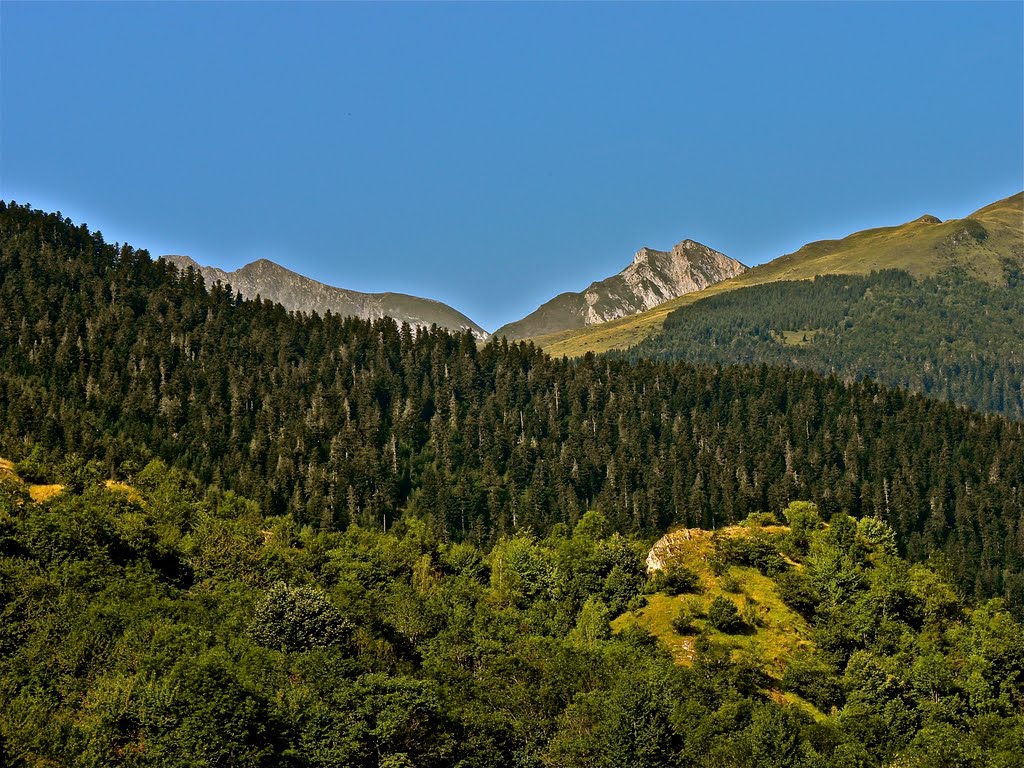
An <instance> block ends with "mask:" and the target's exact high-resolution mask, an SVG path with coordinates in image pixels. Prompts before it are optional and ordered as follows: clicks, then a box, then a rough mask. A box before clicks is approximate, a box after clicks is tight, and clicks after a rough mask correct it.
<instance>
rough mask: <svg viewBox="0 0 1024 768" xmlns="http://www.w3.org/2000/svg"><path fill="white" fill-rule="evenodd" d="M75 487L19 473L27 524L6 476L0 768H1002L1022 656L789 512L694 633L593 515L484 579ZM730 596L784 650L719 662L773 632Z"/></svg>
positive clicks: (90, 485) (971, 617)
mask: <svg viewBox="0 0 1024 768" xmlns="http://www.w3.org/2000/svg"><path fill="white" fill-rule="evenodd" d="M18 469H19V471H24V469H25V468H24V467H23V466H22V465H19V466H18ZM96 469H97V467H96V466H95V465H90V464H88V463H86V464H82V463H81V462H78V461H75V460H71V461H66V462H63V463H62V464H60V465H58V466H53V467H49V466H44V465H38V464H36V465H34V466H33V467H32V470H33V471H34V472H36V473H38V477H37V479H39V480H41V481H49V484H50V485H51V486H53V485H54V484H56V483H58V482H59V483H60V484H63V485H64V486H65V487H64V489H63V490H61V491H60V492H58V493H56V494H55V495H51V496H50V497H49V498H48V499H47V500H46V501H45V502H42V503H37V502H34V501H33V500H32V498H31V496H30V495H29V493H27V492H26V491H27V490H30V491H33V492H34V491H35V490H36V489H35V488H26V486H25V485H23V484H22V482H21V480H20V479H19V478H18V477H17V476H16V475H15V474H14V473H12V472H10V471H8V470H5V469H3V468H0V764H2V765H4V766H11V768H30V767H31V768H43V767H44V766H46V767H47V768H54V767H55V766H58V767H63V766H68V767H69V768H70V767H71V766H125V767H126V768H150V767H152V768H214V767H215V766H232V768H279V767H281V766H285V767H291V768H339V767H341V766H365V767H366V768H412V767H413V766H415V768H442V767H444V768H447V767H449V766H454V767H455V768H621V767H622V766H629V767H630V768H684V766H697V767H698V768H766V767H767V768H775V767H778V768H783V767H786V768H874V767H875V766H883V765H884V766H895V765H899V766H906V768H947V767H948V766H959V767H962V768H1014V767H1015V766H1019V765H1020V762H1019V760H1020V755H1021V754H1022V750H1024V719H1022V715H1021V709H1022V706H1024V647H1022V646H1021V643H1020V635H1021V631H1022V627H1021V626H1020V624H1019V623H1017V622H1016V621H1015V620H1014V619H1013V618H1012V616H1011V615H1010V614H1009V613H1008V612H1007V611H1006V609H1005V606H1004V604H1003V601H1001V600H992V601H989V602H987V603H984V604H980V605H977V606H974V607H967V606H965V605H964V603H963V601H962V599H961V598H960V597H959V596H958V594H957V591H956V590H955V589H953V588H952V587H950V586H949V585H948V584H946V583H945V582H943V580H942V578H941V577H940V576H938V575H937V574H936V573H935V572H934V571H933V570H930V569H928V568H926V567H923V566H908V565H907V563H905V562H904V561H902V560H900V559H899V558H897V557H895V556H893V554H892V553H893V551H894V545H893V533H892V531H890V530H888V529H887V528H886V526H885V525H884V524H882V523H881V522H879V521H877V520H875V519H873V518H865V519H864V520H862V521H861V522H860V523H859V524H858V523H856V522H855V521H853V520H852V519H850V518H848V517H846V516H844V515H835V516H833V518H832V521H831V525H830V526H829V527H828V528H823V527H822V524H821V521H820V520H819V519H818V517H817V512H816V510H814V508H813V506H811V505H808V504H795V505H792V506H791V507H789V508H787V510H785V511H784V513H782V512H780V519H781V520H782V521H784V522H787V523H789V525H788V526H787V527H785V528H779V527H773V528H771V529H765V530H763V531H762V530H760V529H756V528H755V529H753V530H752V531H751V535H750V536H749V537H746V538H742V539H729V538H716V539H715V547H714V552H713V554H712V555H711V558H710V559H711V563H712V567H713V568H714V570H715V572H716V573H718V574H720V577H719V580H720V582H721V583H725V582H727V581H728V580H729V579H732V580H733V582H736V584H735V586H733V587H729V589H730V590H733V591H734V592H735V593H736V594H735V596H734V598H735V600H738V601H742V602H741V604H742V605H743V610H742V611H739V612H738V611H737V609H736V608H735V607H734V604H733V598H728V599H727V598H723V597H721V596H718V597H716V598H715V599H714V600H713V601H712V602H711V604H710V607H709V608H708V609H707V610H706V611H694V610H693V609H692V606H693V604H694V600H695V599H698V598H701V597H702V596H703V593H704V591H705V590H706V589H710V588H711V587H712V584H711V581H710V580H708V579H705V578H703V577H699V576H697V575H696V574H695V573H693V572H687V571H686V570H685V568H681V567H674V568H672V569H670V570H669V571H667V572H665V573H659V574H656V575H655V576H653V577H652V578H650V579H648V578H647V577H646V575H645V573H644V565H643V555H644V553H645V551H646V546H645V545H644V544H643V543H642V542H640V541H638V540H637V539H635V538H633V537H629V536H626V537H623V536H620V535H618V534H615V533H611V532H610V528H609V526H608V524H607V522H606V521H605V520H604V518H603V517H602V516H601V515H600V514H598V513H596V512H589V513H587V514H585V515H584V516H583V517H582V518H581V520H580V522H579V523H578V524H577V525H576V526H575V528H569V527H568V526H565V525H561V524H560V525H556V526H554V527H553V529H552V531H551V533H550V534H549V535H548V536H546V537H544V538H537V537H535V536H532V535H530V534H528V533H520V534H519V535H516V536H514V537H511V538H507V539H502V540H500V541H499V542H498V543H497V544H496V545H495V546H494V547H493V548H491V550H490V551H489V552H486V551H484V550H481V549H479V548H477V547H475V546H474V545H472V544H468V543H452V542H449V541H445V540H444V538H442V537H439V536H438V535H437V534H436V533H435V531H434V527H433V526H432V525H430V524H425V523H424V521H422V520H420V519H417V518H415V517H412V516H409V517H407V518H406V519H405V520H404V521H402V522H400V523H398V524H396V525H395V526H394V527H393V528H392V530H391V531H389V532H388V533H386V534H385V533H383V532H382V531H379V530H368V529H364V528H360V527H358V526H353V527H350V528H349V529H348V530H346V531H345V532H334V533H326V532H316V531H315V530H313V529H311V528H309V527H299V526H298V525H296V523H295V521H294V520H293V519H292V518H290V517H287V516H284V517H275V518H269V519H268V518H265V517H264V516H263V515H262V514H261V513H260V511H259V508H258V507H257V505H255V504H253V503H252V502H250V501H247V500H245V499H244V498H241V497H239V496H236V495H235V494H233V493H230V492H223V491H220V490H217V489H205V488H203V487H202V486H201V485H200V484H198V483H197V482H196V481H195V480H194V479H192V478H190V477H188V476H187V475H186V474H185V473H182V472H180V471H178V470H174V469H171V468H169V467H167V466H166V465H164V464H162V463H160V462H153V463H152V464H150V465H149V466H147V467H145V468H144V469H142V470H141V471H138V472H135V473H133V474H132V476H131V478H130V479H131V484H130V485H125V484H123V483H118V484H110V483H102V482H99V481H98V480H97V478H96V477H95V470H96ZM783 514H784V515H787V516H788V517H786V516H782V515H783ZM790 563H792V564H790ZM754 569H757V570H759V571H761V572H763V573H764V574H766V577H762V579H763V580H764V581H766V582H767V583H768V584H774V585H775V586H774V587H772V588H773V589H777V590H778V592H779V594H781V595H782V596H783V599H784V600H785V601H786V604H787V606H788V608H787V610H789V611H790V612H791V611H792V610H797V611H799V612H800V613H801V614H803V616H805V617H806V618H805V619H803V620H802V624H801V626H802V627H803V629H802V630H801V632H803V633H804V636H803V641H804V643H803V646H804V647H803V650H801V651H799V652H797V653H793V654H789V655H787V656H785V657H784V658H781V659H780V658H775V659H772V658H771V657H770V656H769V655H768V654H767V653H766V652H764V653H757V652H748V653H742V654H736V653H734V654H730V653H729V650H728V648H729V638H733V637H735V638H742V637H744V636H751V635H752V637H753V638H754V639H756V638H757V633H758V632H759V631H760V630H759V629H758V627H759V626H760V625H761V624H762V622H764V621H768V622H771V621H774V620H775V619H774V617H773V616H772V614H765V613H764V611H765V610H766V609H767V608H768V604H767V603H765V604H763V605H758V604H757V603H756V602H754V601H753V595H752V594H747V593H748V591H749V589H748V587H747V585H746V584H745V583H744V580H745V578H746V575H747V574H748V572H750V571H753V570H754ZM647 599H650V600H651V601H658V602H659V603H660V604H665V603H670V604H674V605H675V606H677V609H678V612H679V616H678V617H677V620H676V621H674V622H673V623H674V626H675V627H676V629H674V630H673V631H674V632H676V633H678V634H677V637H680V638H687V639H688V640H689V641H691V642H692V645H693V647H694V654H693V656H692V658H691V659H690V660H689V661H687V662H686V663H685V664H676V663H674V661H673V658H672V656H671V655H670V654H669V653H668V651H667V650H666V648H665V647H664V645H663V644H661V643H660V642H659V640H658V638H657V637H655V636H653V635H652V634H651V633H649V632H647V631H645V630H644V629H643V628H641V627H637V626H634V625H633V624H634V621H633V619H632V618H631V617H633V616H634V612H636V613H637V615H638V614H639V612H640V611H642V610H643V609H644V604H645V602H646V600H647ZM748 608H749V609H750V610H748ZM623 612H624V613H623ZM620 613H622V614H623V615H622V616H621V618H620V620H617V621H616V624H617V625H621V626H622V628H621V629H620V630H619V631H617V632H616V633H615V634H613V633H612V631H611V628H610V626H609V619H610V618H611V617H613V616H615V615H616V614H620ZM752 633H753V634H752ZM779 668H781V670H782V671H781V674H780V673H779V672H778V669H779Z"/></svg>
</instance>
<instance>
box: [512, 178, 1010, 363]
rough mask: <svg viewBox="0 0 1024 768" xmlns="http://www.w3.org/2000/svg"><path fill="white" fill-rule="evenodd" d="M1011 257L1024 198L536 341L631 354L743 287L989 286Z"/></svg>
mask: <svg viewBox="0 0 1024 768" xmlns="http://www.w3.org/2000/svg"><path fill="white" fill-rule="evenodd" d="M1005 259H1010V260H1011V261H1012V262H1013V263H1016V264H1021V263H1024V193H1017V194H1016V195H1012V196H1011V197H1007V198H1005V199H1003V200H999V201H997V202H995V203H993V204H992V205H989V206H986V207H985V208H982V209H980V210H978V211H975V212H974V213H973V214H971V215H970V216H968V217H967V218H964V219H950V220H948V221H945V222H940V221H939V220H938V219H936V218H935V217H934V216H922V217H920V218H918V219H915V220H914V221H911V222H907V223H906V224H901V225H899V226H895V227H882V228H879V229H869V230H864V231H862V232H856V233H854V234H852V235H849V236H847V237H845V238H842V239H841V240H821V241H818V242H814V243H809V244H807V245H805V246H803V247H802V248H800V249H799V250H798V251H796V252H794V253H791V254H787V255H785V256H780V257H779V258H777V259H775V260H774V261H770V262H768V263H767V264H762V265H760V266H756V267H753V268H752V269H750V270H748V271H746V272H744V273H743V274H741V275H739V276H737V277H734V278H732V279H730V280H724V281H722V282H720V283H715V284H714V285H712V286H710V287H708V288H705V289H704V290H701V291H697V292H694V293H689V294H686V295H684V296H681V297H679V298H677V299H673V300H672V301H668V302H665V303H664V304H661V305H659V306H657V307H655V308H654V309H651V310H648V311H646V312H642V313H640V314H638V315H635V316H632V317H625V318H620V319H618V320H613V321H610V322H608V323H603V324H601V325H596V326H591V327H588V328H584V329H580V330H570V331H562V332H559V333H552V334H545V335H535V336H533V337H532V339H533V341H534V342H536V343H537V344H538V345H539V346H541V347H543V348H544V350H545V351H547V352H549V353H550V354H553V355H558V356H561V355H568V356H570V357H575V356H579V355H583V354H585V353H587V352H606V351H608V350H610V349H625V348H626V347H630V346H633V345H635V344H637V343H639V342H640V341H642V340H643V339H645V338H647V337H649V336H651V335H653V334H657V333H659V332H660V331H661V329H662V326H663V325H664V322H665V318H666V317H667V316H668V314H669V313H670V312H672V311H673V310H675V309H678V308H680V307H683V306H689V305H691V304H694V303H695V302H698V301H701V300H703V299H705V298H707V297H709V296H715V295H718V294H721V293H725V292H728V291H733V290H736V289H738V288H744V287H747V286H752V285H760V284H763V283H770V282H776V281H780V280H810V279H812V278H814V277H816V276H817V275H830V274H861V275H863V274H868V273H870V272H872V271H877V270H883V269H902V270H905V271H907V272H909V273H910V274H911V275H913V276H914V277H917V278H923V277H929V276H934V275H937V274H939V273H940V272H943V271H945V270H947V269H949V268H950V267H961V268H963V269H964V270H965V271H966V273H967V274H968V275H969V276H972V277H974V278H976V279H978V280H980V281H983V282H996V281H998V280H1000V279H1001V278H1002V275H1003V262H1004V260H1005Z"/></svg>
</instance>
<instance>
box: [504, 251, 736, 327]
mask: <svg viewBox="0 0 1024 768" xmlns="http://www.w3.org/2000/svg"><path fill="white" fill-rule="evenodd" d="M746 270H747V267H745V266H744V265H743V264H741V263H740V262H738V261H736V259H731V258H729V257H728V256H726V255H725V254H723V253H719V252H718V251H716V250H714V249H712V248H708V247H707V246H706V245H702V244H701V243H698V242H695V241H693V240H683V241H682V242H681V243H679V244H678V245H676V246H675V247H674V248H673V249H672V250H671V251H656V250H654V249H653V248H641V249H640V250H639V251H637V252H636V255H635V256H634V257H633V261H632V262H631V263H630V264H629V266H627V267H626V268H625V269H624V270H622V271H621V272H620V273H619V274H617V275H613V276H612V277H609V278H607V279H606V280H601V281H600V282H596V283H592V284H591V285H590V287H589V288H587V289H586V290H585V291H581V292H579V293H563V294H560V295H559V296H556V297H555V298H553V299H552V300H551V301H549V302H547V303H546V304H544V305H542V306H541V307H539V308H538V309H537V310H536V311H534V312H532V313H531V314H529V315H527V316H526V317H524V318H523V319H522V320H519V321H517V322H514V323H509V324H508V325H505V326H503V327H501V328H499V329H498V330H497V331H495V332H494V333H495V335H496V336H507V337H508V338H510V339H521V338H529V337H531V336H539V335H542V334H545V333H554V332H555V331H563V330H568V329H570V328H583V327H584V326H588V325H595V324H597V323H603V322H606V321H608V320H614V319H616V318H618V317H625V316H626V315H632V314H636V313H637V312H643V311H644V310H647V309H651V308H652V307H656V306H657V305H659V304H663V303H664V302H666V301H669V300H671V299H674V298H677V297H679V296H682V295H683V294H686V293H691V292H693V291H699V290H701V289H702V288H707V287H708V286H709V285H711V284H713V283H717V282H719V281H721V280H727V279H728V278H730V277H735V276H736V275H739V274H741V273H742V272H745V271H746Z"/></svg>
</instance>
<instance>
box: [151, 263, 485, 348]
mask: <svg viewBox="0 0 1024 768" xmlns="http://www.w3.org/2000/svg"><path fill="white" fill-rule="evenodd" d="M161 258H162V259H164V260H165V261H168V262H170V263H172V264H174V265H175V266H176V267H178V268H179V269H186V268H188V267H192V268H193V269H196V270H198V271H199V272H200V273H201V274H202V275H203V280H205V281H206V283H207V285H213V284H214V283H215V282H218V281H219V282H221V283H223V284H224V285H230V286H231V287H232V288H233V289H235V290H236V291H238V292H239V293H241V294H242V295H243V296H245V297H246V298H250V299H251V298H255V297H256V296H261V297H262V298H264V299H270V300H271V301H273V302H275V303H279V304H282V305H284V306H285V307H286V308H287V309H290V310H294V311H297V312H316V313H317V314H318V315H321V316H323V315H325V314H326V313H327V312H328V311H329V312H332V313H334V314H336V315H343V316H349V315H351V316H354V317H360V318H362V319H364V320H376V319H377V318H379V317H393V318H394V319H395V320H397V321H398V322H400V323H402V322H406V323H409V324H410V325H412V326H424V327H430V326H431V325H438V326H440V327H442V328H447V329H449V330H452V331H461V330H467V329H468V330H471V331H472V332H473V335H474V336H476V337H477V338H478V339H480V340H481V341H483V340H485V339H487V338H488V337H489V335H490V334H488V333H487V331H485V330H484V329H483V328H481V327H480V326H479V325H477V324H476V323H474V322H473V321H472V320H470V319H469V318H468V317H466V316H465V315H464V314H462V313H461V312H459V311H457V310H455V309H453V308H452V307H449V306H448V305H447V304H442V303H441V302H440V301H434V300H433V299H423V298H420V297H418V296H407V295H406V294H404V293H360V292H359V291H350V290H347V289H345V288H335V287H334V286H331V285H325V284H324V283H320V282H317V281H316V280H313V279H311V278H308V277H305V276H303V275H300V274H298V273H297V272H292V271H291V270H290V269H285V268H284V267H282V266H280V265H279V264H275V263H274V262H272V261H268V260H267V259H260V260H259V261H254V262H252V263H251V264H246V265H245V266H244V267H242V268H241V269H237V270H235V271H234V272H225V271H224V270H222V269H217V268H216V267H204V266H202V265H200V264H197V263H196V262H195V261H194V260H193V259H191V258H189V257H188V256H175V255H168V256H162V257H161Z"/></svg>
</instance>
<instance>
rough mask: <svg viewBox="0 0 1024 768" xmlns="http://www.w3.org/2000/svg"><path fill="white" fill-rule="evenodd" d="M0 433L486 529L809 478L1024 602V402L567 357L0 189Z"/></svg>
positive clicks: (301, 503)
mask: <svg viewBox="0 0 1024 768" xmlns="http://www.w3.org/2000/svg"><path fill="white" fill-rule="evenodd" d="M0 306H3V307H4V309H5V311H4V312H3V314H2V315H0V414H2V418H0V451H2V452H3V453H4V454H6V455H8V456H10V457H11V458H14V459H21V458H23V457H25V456H26V455H30V454H31V453H32V451H33V450H35V449H38V451H39V452H40V453H41V455H42V456H43V458H44V459H45V458H46V457H48V456H51V455H52V457H53V460H54V461H55V460H56V457H58V456H63V455H64V454H66V453H69V452H74V453H77V454H79V455H81V456H83V457H86V458H93V459H96V460H98V461H100V462H101V463H102V466H103V467H104V468H105V469H104V471H106V472H114V471H115V470H116V469H117V468H118V467H124V466H131V465H135V466H141V465H142V464H143V463H145V462H146V461H148V460H149V459H151V458H154V457H158V458H162V459H164V460H165V461H168V462H170V463H173V464H175V465H177V466H180V467H182V468H186V469H188V470H189V471H191V472H194V473H195V474H196V475H197V476H198V477H199V478H200V479H201V480H202V482H205V483H213V484H216V485H218V486H221V487H223V488H228V489H231V490H234V491H237V492H240V493H243V494H245V495H246V496H248V497H249V498H251V499H253V500H254V501H255V502H256V503H257V504H258V505H259V507H260V509H262V510H263V511H264V512H265V513H268V514H285V513H288V514H290V515H291V516H292V517H293V518H294V520H295V521H296V522H297V523H298V524H300V525H313V526H316V527H318V528H319V529H320V530H324V531H330V530H335V529H346V528H347V527H349V526H351V525H353V524H359V525H362V526H366V527H380V528H383V527H386V526H387V527H390V526H391V525H393V524H394V523H395V521H396V520H400V519H401V518H402V517H404V516H406V515H414V516H418V517H419V518H420V519H422V520H423V521H424V522H425V524H426V525H428V526H429V527H430V528H431V529H432V530H434V531H435V532H436V535H438V536H440V537H443V538H446V539H454V540H465V541H470V542H476V543H478V544H480V545H489V544H491V543H493V542H495V541H497V540H498V539H499V538H500V537H501V536H502V535H506V534H513V533H516V532H522V531H524V530H534V531H537V532H544V531H549V530H552V529H553V528H554V527H555V526H556V525H557V524H559V523H570V524H573V523H575V522H576V521H577V520H578V519H579V518H580V516H581V515H582V514H583V513H584V512H585V511H586V510H588V509H596V510H599V511H600V512H601V513H602V514H604V515H605V516H606V517H607V519H608V521H609V523H610V524H611V525H612V526H613V528H614V529H615V530H618V531H636V532H640V533H643V534H647V535H653V534H658V535H660V534H661V533H662V532H664V531H665V530H666V529H667V528H668V527H669V526H671V525H674V524H681V525H685V526H687V527H702V528H709V529H713V528H717V527H720V526H722V525H725V524H729V523H733V522H736V521H739V520H742V519H744V518H746V517H747V516H748V515H749V514H750V513H752V512H764V511H774V510H777V509H780V508H782V507H783V506H785V505H786V503H787V502H788V501H790V500H793V499H807V500H810V501H813V502H815V503H816V504H818V506H819V508H820V509H821V510H822V512H823V514H824V515H825V517H826V518H831V517H832V516H833V515H836V514H839V513H841V512H848V513H850V514H852V515H854V516H855V517H857V518H862V517H870V516H877V517H879V518H880V519H882V520H884V521H886V522H887V523H888V524H890V525H891V526H892V527H893V528H894V530H895V531H896V533H897V536H898V542H899V545H900V547H901V550H902V551H903V552H905V553H906V554H907V555H908V556H909V557H910V558H911V559H912V560H915V561H920V560H924V559H926V558H929V557H931V556H933V555H935V554H936V553H942V555H943V557H944V558H945V562H946V563H947V564H948V572H949V573H950V575H951V578H954V579H955V581H956V582H957V583H958V584H959V585H960V586H961V587H962V588H963V589H964V590H966V591H967V592H968V593H969V594H973V595H979V596H986V595H1001V596H1004V597H1006V598H1007V599H1008V600H1009V601H1010V603H1011V605H1013V606H1015V609H1016V610H1019V609H1020V608H1021V606H1024V525H1022V519H1021V509H1022V508H1024V503H1022V488H1024V425H1022V424H1020V423H1014V422H1010V421H1008V420H1006V419H1004V418H1000V417H997V416H986V415H979V414H977V413H972V412H970V411H968V410H966V409H962V408H958V407H955V406H953V405H950V404H947V403H942V402H938V401H934V400H929V399H926V398H923V397H919V396H914V395H910V394H907V393H905V392H902V391H898V390H892V389H887V388H884V387H881V386H878V385H876V384H874V383H871V382H862V383H851V384H844V383H842V382H840V381H839V380H838V379H836V378H834V377H829V378H825V377H822V376H820V375H818V374H815V373H813V372H809V371H803V370H790V369H786V368H770V367H766V366H760V367H742V366H734V367H726V368H722V369H716V368H710V367H705V366H695V365H692V364H686V363H662V362H651V361H639V362H637V363H629V362H626V361H616V360H600V359H594V358H593V357H588V358H585V359H583V360H580V361H575V362H573V361H566V360H555V359H552V358H550V357H548V356H547V355H545V354H543V353H542V352H541V351H540V350H538V349H536V348H535V347H534V346H532V345H529V344H509V343H507V342H496V341H491V342H490V343H488V344H486V345H484V346H482V347H478V345H477V343H476V340H475V339H474V338H473V336H472V335H471V334H470V333H468V332H464V333H461V334H451V333H448V332H446V331H443V330H434V331H424V330H420V331H418V332H413V331H412V330H411V329H410V328H409V327H408V326H404V327H401V328H400V327H399V326H398V325H396V324H395V323H394V321H392V320H390V319H381V320H377V321H373V322H371V321H364V320H359V319H357V318H342V317H339V316H334V315H331V316H330V317H320V316H318V315H312V316H307V315H296V314H294V313H288V312H286V311H285V310H284V309H283V308H281V307H280V306H279V305H274V304H272V303H271V302H269V301H263V302H254V301H246V300H242V299H240V298H239V297H238V296H237V295H234V294H232V293H231V292H229V291H228V290H226V289H225V288H223V287H219V286H217V285H214V286H213V287H212V289H210V290H207V289H206V288H205V287H204V285H203V282H202V280H201V279H200V277H199V275H198V273H196V272H194V271H187V272H186V273H184V274H183V273H181V272H180V271H179V270H177V269H176V268H175V267H173V266H172V265H170V264H168V263H166V262H162V261H153V260H151V259H150V258H149V256H148V254H146V253H145V252H142V251H134V250H133V249H132V248H130V247H128V246H123V247H121V248H120V249H115V248H114V247H113V246H110V245H107V244H105V243H104V242H103V241H102V239H101V238H100V237H99V236H98V235H95V234H92V233H90V232H89V231H88V230H87V229H86V228H85V227H82V226H79V227H76V226H74V225H72V223H71V222H70V221H67V220H64V219H61V218H60V217H58V216H56V215H53V214H46V213H42V212H38V211H32V210H29V209H27V208H25V207H20V206H14V205H4V206H3V207H2V208H0Z"/></svg>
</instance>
